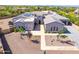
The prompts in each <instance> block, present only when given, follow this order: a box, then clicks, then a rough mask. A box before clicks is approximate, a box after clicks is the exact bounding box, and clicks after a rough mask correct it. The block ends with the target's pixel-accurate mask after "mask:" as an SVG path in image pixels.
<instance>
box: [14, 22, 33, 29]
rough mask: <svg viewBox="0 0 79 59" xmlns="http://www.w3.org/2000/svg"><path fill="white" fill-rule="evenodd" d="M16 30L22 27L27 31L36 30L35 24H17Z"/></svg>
mask: <svg viewBox="0 0 79 59" xmlns="http://www.w3.org/2000/svg"><path fill="white" fill-rule="evenodd" d="M14 26H15V27H16V28H19V27H20V26H23V27H24V28H25V30H33V28H34V22H17V23H15V24H14Z"/></svg>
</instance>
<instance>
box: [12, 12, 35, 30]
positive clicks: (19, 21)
mask: <svg viewBox="0 0 79 59" xmlns="http://www.w3.org/2000/svg"><path fill="white" fill-rule="evenodd" d="M34 19H35V17H34V16H33V15H31V14H28V13H26V14H22V15H19V16H17V17H14V18H13V24H14V26H15V27H16V28H19V27H23V28H24V29H25V30H33V28H34Z"/></svg>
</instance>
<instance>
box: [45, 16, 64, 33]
mask: <svg viewBox="0 0 79 59" xmlns="http://www.w3.org/2000/svg"><path fill="white" fill-rule="evenodd" d="M44 27H45V31H46V32H59V31H61V30H63V29H64V23H62V22H61V21H59V20H56V19H54V18H53V17H52V16H51V15H47V16H46V17H45V19H44Z"/></svg>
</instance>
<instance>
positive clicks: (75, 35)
mask: <svg viewBox="0 0 79 59" xmlns="http://www.w3.org/2000/svg"><path fill="white" fill-rule="evenodd" d="M65 27H66V28H67V29H68V30H69V31H70V33H71V34H68V35H67V36H68V37H70V38H71V39H73V41H75V42H76V44H75V46H76V47H78V48H79V31H78V30H77V29H76V28H75V27H74V26H65Z"/></svg>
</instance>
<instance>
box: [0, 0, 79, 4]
mask: <svg viewBox="0 0 79 59" xmlns="http://www.w3.org/2000/svg"><path fill="white" fill-rule="evenodd" d="M0 5H79V0H0Z"/></svg>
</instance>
